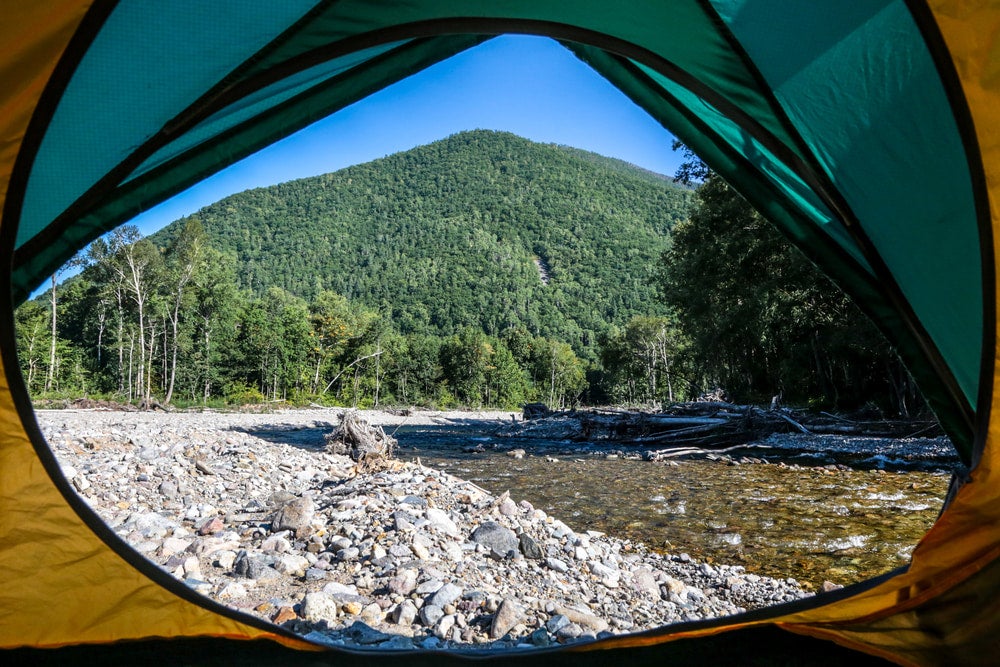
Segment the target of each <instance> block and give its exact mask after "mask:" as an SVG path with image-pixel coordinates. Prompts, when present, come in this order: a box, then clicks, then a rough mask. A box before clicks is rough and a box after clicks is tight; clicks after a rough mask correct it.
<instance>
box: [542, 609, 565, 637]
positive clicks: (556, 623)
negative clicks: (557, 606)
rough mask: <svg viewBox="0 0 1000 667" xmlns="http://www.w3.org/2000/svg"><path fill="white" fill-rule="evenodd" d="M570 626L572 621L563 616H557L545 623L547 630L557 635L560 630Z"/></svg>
mask: <svg viewBox="0 0 1000 667" xmlns="http://www.w3.org/2000/svg"><path fill="white" fill-rule="evenodd" d="M569 624H570V620H569V619H568V618H566V616H564V615H563V614H556V615H554V616H552V617H551V618H550V619H549V620H548V621H546V622H545V629H546V630H548V631H549V632H551V633H552V634H555V633H557V632H559V629H560V628H562V627H564V626H567V625H569Z"/></svg>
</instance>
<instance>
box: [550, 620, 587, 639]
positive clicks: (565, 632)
mask: <svg viewBox="0 0 1000 667" xmlns="http://www.w3.org/2000/svg"><path fill="white" fill-rule="evenodd" d="M582 634H583V628H581V627H580V626H579V625H578V624H576V623H568V624H566V625H564V626H563V627H561V628H559V631H558V632H556V637H558V638H559V639H576V638H577V637H579V636H581V635H582Z"/></svg>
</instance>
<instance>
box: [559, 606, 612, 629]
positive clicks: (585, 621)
mask: <svg viewBox="0 0 1000 667" xmlns="http://www.w3.org/2000/svg"><path fill="white" fill-rule="evenodd" d="M556 611H557V612H558V613H559V614H562V615H563V616H565V617H566V618H568V619H569V621H570V623H575V624H577V625H579V626H582V627H585V628H587V629H588V630H593V631H594V632H595V633H597V632H604V631H605V630H607V629H608V622H607V621H605V620H604V619H603V618H600V617H599V616H594V615H593V614H590V613H588V612H585V611H580V610H579V609H573V608H572V607H557V608H556Z"/></svg>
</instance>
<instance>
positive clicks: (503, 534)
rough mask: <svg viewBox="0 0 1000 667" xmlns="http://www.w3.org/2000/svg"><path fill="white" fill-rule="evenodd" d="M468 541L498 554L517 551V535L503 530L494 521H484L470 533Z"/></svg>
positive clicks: (507, 529) (503, 528) (511, 531)
mask: <svg viewBox="0 0 1000 667" xmlns="http://www.w3.org/2000/svg"><path fill="white" fill-rule="evenodd" d="M470 539H471V540H472V541H473V542H475V543H476V544H482V545H483V546H484V547H486V548H488V549H492V550H493V551H496V552H497V553H499V554H506V553H508V552H510V551H515V552H516V551H517V550H518V539H517V535H515V534H514V531H513V530H511V529H510V528H505V527H504V526H501V525H500V524H499V523H496V522H495V521H486V522H485V523H483V524H481V525H480V526H479V527H478V528H476V529H475V530H474V531H472V536H471V537H470Z"/></svg>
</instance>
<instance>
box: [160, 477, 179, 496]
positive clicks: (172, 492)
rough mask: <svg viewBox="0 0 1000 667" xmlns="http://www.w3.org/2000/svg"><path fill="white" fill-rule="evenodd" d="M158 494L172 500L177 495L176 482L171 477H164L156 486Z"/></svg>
mask: <svg viewBox="0 0 1000 667" xmlns="http://www.w3.org/2000/svg"><path fill="white" fill-rule="evenodd" d="M157 491H159V493H160V495H161V496H163V497H164V498H167V499H168V500H172V499H174V498H176V497H177V482H175V481H174V480H172V479H165V480H163V481H162V482H160V486H159V487H157Z"/></svg>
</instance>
